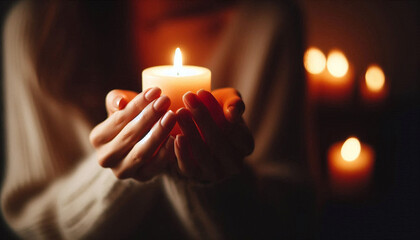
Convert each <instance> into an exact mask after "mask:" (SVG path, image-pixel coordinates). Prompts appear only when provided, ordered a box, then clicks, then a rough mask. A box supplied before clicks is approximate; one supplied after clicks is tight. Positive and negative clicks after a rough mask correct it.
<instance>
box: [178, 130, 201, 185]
mask: <svg viewBox="0 0 420 240" xmlns="http://www.w3.org/2000/svg"><path fill="white" fill-rule="evenodd" d="M174 150H175V156H176V158H177V163H178V170H179V173H180V174H181V175H183V176H185V177H188V178H192V177H194V176H197V175H199V172H198V169H197V166H196V164H195V162H194V161H193V159H192V158H191V153H190V144H189V143H188V140H187V138H186V137H185V136H184V135H180V134H178V135H177V136H176V138H175V146H174Z"/></svg>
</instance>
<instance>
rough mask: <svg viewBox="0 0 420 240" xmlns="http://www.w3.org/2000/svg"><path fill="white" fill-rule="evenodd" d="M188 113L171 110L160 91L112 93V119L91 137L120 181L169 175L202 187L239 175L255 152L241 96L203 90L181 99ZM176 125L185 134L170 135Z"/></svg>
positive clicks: (100, 159) (109, 102)
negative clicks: (174, 175)
mask: <svg viewBox="0 0 420 240" xmlns="http://www.w3.org/2000/svg"><path fill="white" fill-rule="evenodd" d="M183 102H184V105H185V108H181V109H179V110H178V111H177V113H174V112H172V111H168V108H169V106H170V99H169V98H168V97H167V96H164V95H161V90H160V89H159V88H150V89H147V90H145V91H144V92H141V93H140V94H137V93H136V92H132V91H124V90H113V91H111V92H110V93H109V94H108V95H107V97H106V108H107V111H108V118H107V119H106V120H105V121H103V122H102V123H100V124H98V125H97V126H96V127H95V128H94V129H93V130H92V132H91V134H90V141H91V143H92V145H93V146H94V147H95V149H96V151H97V156H98V162H99V164H100V165H101V166H102V167H105V168H111V169H112V171H113V173H114V174H115V176H116V177H117V178H119V179H126V178H134V179H136V180H138V181H146V180H149V179H151V178H153V177H154V176H156V175H159V174H161V173H163V172H166V171H168V170H171V169H172V170H176V172H178V173H179V174H180V175H181V176H184V177H186V178H188V179H191V180H194V181H198V182H215V181H219V180H221V179H224V178H226V177H229V176H230V175H233V174H236V173H239V172H240V171H241V168H242V166H243V158H244V157H245V156H246V155H248V154H250V153H251V152H252V151H253V148H254V141H253V137H252V135H251V133H250V132H249V130H248V128H247V127H246V125H245V123H244V121H243V119H242V113H243V111H244V109H245V106H244V103H243V101H242V100H241V98H240V96H239V94H237V91H236V90H234V89H232V88H224V89H218V90H215V91H213V92H212V93H210V92H207V91H204V90H200V91H198V92H197V94H194V93H191V92H189V93H186V94H185V95H184V96H183ZM176 122H178V123H179V126H180V128H181V131H182V134H178V135H177V136H176V137H175V138H174V137H172V136H169V133H170V132H171V130H172V128H173V127H174V125H175V123H176Z"/></svg>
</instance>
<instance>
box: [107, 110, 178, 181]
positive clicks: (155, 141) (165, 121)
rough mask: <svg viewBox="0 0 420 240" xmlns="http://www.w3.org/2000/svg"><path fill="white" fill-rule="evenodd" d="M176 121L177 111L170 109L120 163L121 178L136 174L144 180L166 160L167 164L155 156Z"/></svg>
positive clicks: (119, 172) (119, 174) (152, 174)
mask: <svg viewBox="0 0 420 240" xmlns="http://www.w3.org/2000/svg"><path fill="white" fill-rule="evenodd" d="M175 122H176V115H175V113H173V112H172V111H168V112H167V113H166V114H165V115H164V116H163V117H162V118H161V119H160V121H159V122H158V123H156V124H155V125H154V126H153V128H152V129H151V130H150V131H149V132H148V133H147V135H146V136H145V137H143V139H141V140H140V141H139V142H137V143H136V144H135V145H134V147H133V148H132V149H131V151H130V152H129V153H128V154H127V156H126V157H125V158H124V160H123V161H122V162H121V163H120V164H119V165H118V168H117V169H118V171H117V172H115V174H117V175H118V177H119V178H129V177H134V176H136V177H137V178H138V179H143V180H145V179H148V178H149V177H150V176H154V173H153V172H157V171H158V170H160V169H161V166H162V165H163V164H164V162H165V164H166V161H164V160H163V159H159V158H155V156H157V154H158V151H159V150H160V149H161V148H160V146H161V145H162V144H163V143H164V142H165V140H166V139H167V138H168V135H169V133H170V131H171V130H172V128H173V127H174V125H175ZM166 160H168V159H166ZM162 161H163V162H162ZM143 168H145V169H143Z"/></svg>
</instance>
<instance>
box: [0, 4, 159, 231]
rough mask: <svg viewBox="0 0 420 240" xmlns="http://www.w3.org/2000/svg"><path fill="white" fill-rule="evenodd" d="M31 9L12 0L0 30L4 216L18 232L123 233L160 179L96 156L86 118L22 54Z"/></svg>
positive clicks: (26, 48)
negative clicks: (126, 172)
mask: <svg viewBox="0 0 420 240" xmlns="http://www.w3.org/2000/svg"><path fill="white" fill-rule="evenodd" d="M30 13H31V11H30V5H29V4H28V2H21V3H19V4H17V5H16V6H15V7H14V8H13V9H12V11H11V12H10V14H9V16H8V18H7V20H6V23H5V26H4V33H3V40H4V41H3V43H4V46H3V49H4V51H3V52H4V56H3V62H4V66H3V69H4V76H3V79H4V91H5V92H4V102H5V111H6V112H5V130H6V151H7V153H6V155H7V160H6V166H5V179H4V182H3V187H2V191H1V204H2V211H3V214H4V217H5V219H6V221H7V222H8V224H9V225H10V226H11V227H12V228H13V229H14V230H15V231H16V232H17V233H18V235H19V236H21V237H22V238H30V239H81V238H89V239H105V238H119V239H120V238H123V237H124V233H127V232H130V229H131V230H132V229H133V228H134V227H136V226H137V225H138V224H139V223H141V221H142V220H143V219H145V216H146V215H147V213H148V211H147V210H148V209H150V208H151V207H150V206H151V204H152V203H153V199H154V197H155V196H156V195H157V193H158V192H159V189H160V188H161V183H160V180H159V179H155V180H154V181H150V182H146V183H138V182H135V181H131V180H125V181H120V180H117V179H116V178H115V177H114V176H113V174H112V172H111V171H109V169H103V168H101V167H100V166H99V165H98V164H97V162H96V160H95V155H94V151H93V149H92V148H91V147H90V144H89V142H88V134H89V131H90V126H89V125H88V124H87V123H86V122H85V121H84V120H83V117H82V116H81V114H79V113H78V112H77V111H76V110H75V109H74V108H72V107H71V106H67V105H65V104H62V103H59V102H57V101H55V100H54V99H52V98H51V97H49V96H48V95H47V94H45V93H43V91H42V89H41V88H40V86H39V84H38V79H37V75H36V72H35V70H34V65H33V62H32V61H31V58H30V54H29V53H30V49H29V44H28V41H29V39H28V32H29V24H28V23H29V21H30Z"/></svg>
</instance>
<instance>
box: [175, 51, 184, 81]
mask: <svg viewBox="0 0 420 240" xmlns="http://www.w3.org/2000/svg"><path fill="white" fill-rule="evenodd" d="M174 68H175V70H176V72H177V75H179V72H181V69H182V53H181V49H179V48H176V50H175V56H174Z"/></svg>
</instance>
